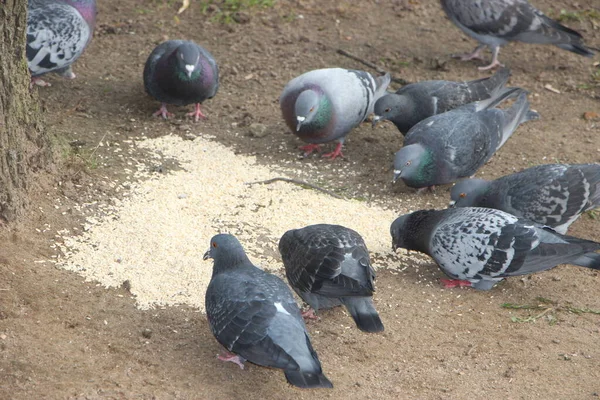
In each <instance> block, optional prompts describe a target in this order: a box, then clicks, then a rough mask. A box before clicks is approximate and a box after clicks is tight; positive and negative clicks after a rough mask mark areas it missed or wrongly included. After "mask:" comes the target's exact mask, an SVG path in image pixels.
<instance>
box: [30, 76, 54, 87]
mask: <svg viewBox="0 0 600 400" xmlns="http://www.w3.org/2000/svg"><path fill="white" fill-rule="evenodd" d="M33 85H37V86H42V87H45V86H52V84H51V83H50V82H46V81H45V80H43V79H42V78H37V77H34V76H32V77H31V83H30V84H29V88H30V89H32V88H33Z"/></svg>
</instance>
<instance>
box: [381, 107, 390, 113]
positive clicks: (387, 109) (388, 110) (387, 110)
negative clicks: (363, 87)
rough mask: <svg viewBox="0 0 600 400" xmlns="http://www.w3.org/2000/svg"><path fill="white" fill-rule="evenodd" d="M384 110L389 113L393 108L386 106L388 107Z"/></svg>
mask: <svg viewBox="0 0 600 400" xmlns="http://www.w3.org/2000/svg"><path fill="white" fill-rule="evenodd" d="M383 111H384V112H386V113H387V112H390V111H392V109H391V108H386V109H385V110H383Z"/></svg>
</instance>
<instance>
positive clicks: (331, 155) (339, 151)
mask: <svg viewBox="0 0 600 400" xmlns="http://www.w3.org/2000/svg"><path fill="white" fill-rule="evenodd" d="M323 157H327V158H329V159H331V160H335V158H336V157H344V154H343V153H342V142H338V144H337V146H335V150H334V151H332V152H331V153H325V154H323Z"/></svg>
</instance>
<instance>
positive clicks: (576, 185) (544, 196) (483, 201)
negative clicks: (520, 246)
mask: <svg viewBox="0 0 600 400" xmlns="http://www.w3.org/2000/svg"><path fill="white" fill-rule="evenodd" d="M450 196H451V198H452V202H451V205H453V206H456V207H488V208H495V209H497V210H502V211H506V212H508V213H510V214H513V215H516V216H517V217H522V218H526V219H529V220H531V221H534V222H537V223H538V224H542V225H546V226H549V227H551V228H552V229H554V230H555V231H557V232H559V233H561V234H565V233H566V232H567V229H568V228H569V225H571V224H572V223H573V222H575V220H576V219H577V218H579V216H580V215H581V213H583V212H585V211H588V210H592V209H594V208H598V207H600V164H578V165H565V164H550V165H538V166H537V167H533V168H528V169H526V170H524V171H521V172H517V173H516V174H512V175H507V176H503V177H502V178H498V179H496V180H494V181H486V180H484V179H465V180H463V181H460V182H458V183H457V184H456V185H454V187H453V188H452V191H451V193H450Z"/></svg>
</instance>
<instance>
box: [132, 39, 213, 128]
mask: <svg viewBox="0 0 600 400" xmlns="http://www.w3.org/2000/svg"><path fill="white" fill-rule="evenodd" d="M144 87H145V88H146V92H147V93H148V94H149V95H150V96H152V97H154V98H155V99H157V100H158V101H160V102H161V103H162V104H161V107H160V109H159V110H158V111H157V112H156V113H154V115H155V116H162V117H163V118H167V117H170V116H172V115H173V114H172V113H170V112H168V111H167V104H174V105H176V106H185V105H188V104H194V105H195V108H194V111H192V112H191V113H188V114H187V115H188V116H191V117H193V118H194V120H195V121H196V122H197V121H198V120H199V119H200V118H202V119H205V118H206V116H205V115H204V114H203V113H202V111H201V109H200V105H201V104H202V102H203V101H204V100H207V99H212V98H213V97H214V96H215V94H216V93H217V90H218V89H219V68H218V67H217V62H216V61H215V59H214V58H213V56H212V55H211V54H210V53H209V52H208V51H207V50H206V49H204V48H203V47H201V46H199V45H197V44H196V43H194V42H192V41H187V40H169V41H166V42H164V43H161V44H160V45H158V46H157V47H156V48H155V49H154V50H153V51H152V53H150V56H149V57H148V60H147V61H146V66H145V67H144Z"/></svg>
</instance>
